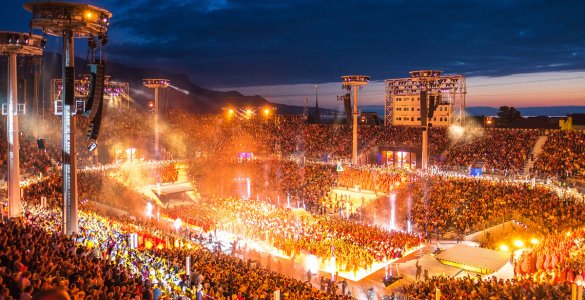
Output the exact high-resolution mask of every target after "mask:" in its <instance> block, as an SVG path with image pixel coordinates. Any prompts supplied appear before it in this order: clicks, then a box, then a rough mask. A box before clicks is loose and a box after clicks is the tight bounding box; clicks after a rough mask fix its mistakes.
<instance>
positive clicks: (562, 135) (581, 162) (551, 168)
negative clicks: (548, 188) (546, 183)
mask: <svg viewBox="0 0 585 300" xmlns="http://www.w3.org/2000/svg"><path fill="white" fill-rule="evenodd" d="M546 137H547V140H546V143H545V144H544V146H543V149H542V150H543V151H542V153H541V154H540V155H539V156H538V158H537V160H536V162H535V164H534V168H533V171H534V172H535V173H537V175H538V176H540V177H543V176H547V175H553V176H557V177H558V178H561V179H566V178H567V177H571V176H573V177H578V178H581V179H583V178H585V131H582V130H581V131H556V130H555V131H549V133H548V134H547V135H546Z"/></svg>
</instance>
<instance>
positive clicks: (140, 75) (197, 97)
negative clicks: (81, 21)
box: [43, 53, 286, 113]
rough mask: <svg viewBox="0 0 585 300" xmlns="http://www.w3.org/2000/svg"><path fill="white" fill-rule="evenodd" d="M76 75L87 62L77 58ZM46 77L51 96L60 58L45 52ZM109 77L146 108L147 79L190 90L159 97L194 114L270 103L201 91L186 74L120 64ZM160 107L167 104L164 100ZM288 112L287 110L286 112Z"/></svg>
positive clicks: (110, 64)
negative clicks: (127, 88)
mask: <svg viewBox="0 0 585 300" xmlns="http://www.w3.org/2000/svg"><path fill="white" fill-rule="evenodd" d="M75 68H76V71H75V73H76V74H77V75H81V74H84V73H88V72H89V68H88V67H87V66H86V62H85V61H84V60H83V59H81V58H79V57H76V59H75ZM43 73H44V74H43V76H44V77H45V84H44V86H45V89H46V90H45V93H46V95H49V92H50V91H49V88H50V80H51V79H52V78H60V77H61V55H60V54H55V53H46V54H45V55H43ZM106 74H107V75H110V76H111V80H112V81H118V82H128V83H129V84H130V96H131V98H132V100H133V101H134V102H135V103H136V104H137V105H139V106H141V107H146V106H147V105H148V102H149V101H152V99H154V93H153V91H152V90H149V89H147V88H145V87H143V85H142V79H144V78H165V79H169V80H170V81H171V84H172V85H173V86H176V87H178V88H179V89H182V90H185V91H188V94H186V93H183V92H180V91H178V90H176V89H173V88H167V89H165V90H164V91H163V92H161V93H160V94H159V95H161V98H162V99H161V100H164V98H166V99H168V103H166V105H167V108H169V109H170V108H173V109H181V110H186V111H190V112H194V113H219V112H221V110H222V108H223V107H226V106H228V105H234V106H254V107H257V106H262V105H266V104H269V103H270V102H268V100H266V99H264V98H263V97H261V96H244V95H242V94H241V93H239V92H237V91H227V92H222V91H214V90H210V89H206V88H202V87H200V86H198V85H196V84H194V83H193V82H191V80H190V79H189V77H188V76H187V75H186V74H174V73H170V72H166V71H163V70H160V69H152V68H139V67H131V66H128V65H124V64H121V63H117V62H108V63H107V64H106ZM161 105H164V103H163V102H162V101H161ZM285 110H286V109H285Z"/></svg>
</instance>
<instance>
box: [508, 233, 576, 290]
mask: <svg viewBox="0 0 585 300" xmlns="http://www.w3.org/2000/svg"><path fill="white" fill-rule="evenodd" d="M514 273H515V274H516V275H517V276H518V277H521V278H530V277H532V278H540V279H541V280H542V279H545V278H549V279H551V280H552V281H553V282H560V283H564V282H567V283H573V282H574V281H575V279H576V277H577V275H581V276H585V229H583V228H580V229H577V230H574V231H567V232H563V233H559V234H554V235H548V236H546V237H544V239H543V240H542V241H539V243H538V244H537V245H534V246H533V247H532V248H531V249H530V250H529V251H525V252H523V253H522V255H521V256H520V257H519V258H518V259H517V260H516V261H515V263H514ZM584 278H585V277H584Z"/></svg>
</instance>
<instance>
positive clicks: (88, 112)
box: [83, 61, 105, 119]
mask: <svg viewBox="0 0 585 300" xmlns="http://www.w3.org/2000/svg"><path fill="white" fill-rule="evenodd" d="M89 67H90V69H91V71H90V75H91V79H90V83H89V97H88V98H87V105H86V106H85V111H84V112H83V116H85V117H88V118H90V119H93V118H94V117H95V114H96V112H97V110H98V106H99V105H101V102H102V101H103V100H104V83H105V64H104V62H103V61H99V62H97V63H95V64H90V65H89Z"/></svg>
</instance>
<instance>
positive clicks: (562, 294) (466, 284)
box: [403, 277, 571, 300]
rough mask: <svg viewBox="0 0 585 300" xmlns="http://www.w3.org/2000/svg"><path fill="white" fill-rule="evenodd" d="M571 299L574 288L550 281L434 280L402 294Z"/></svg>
mask: <svg viewBox="0 0 585 300" xmlns="http://www.w3.org/2000/svg"><path fill="white" fill-rule="evenodd" d="M437 289H439V290H440V294H441V299H443V298H445V299H506V300H522V299H568V297H570V296H571V286H570V285H568V284H553V283H552V282H550V281H548V280H542V281H541V280H533V279H532V278H527V279H506V280H503V279H497V278H495V277H491V278H488V279H481V278H471V277H463V278H452V277H432V278H429V279H428V280H421V281H417V282H415V283H412V284H409V285H406V286H404V288H403V293H404V294H406V295H407V296H410V297H413V298H414V299H435V297H436V295H437Z"/></svg>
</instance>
